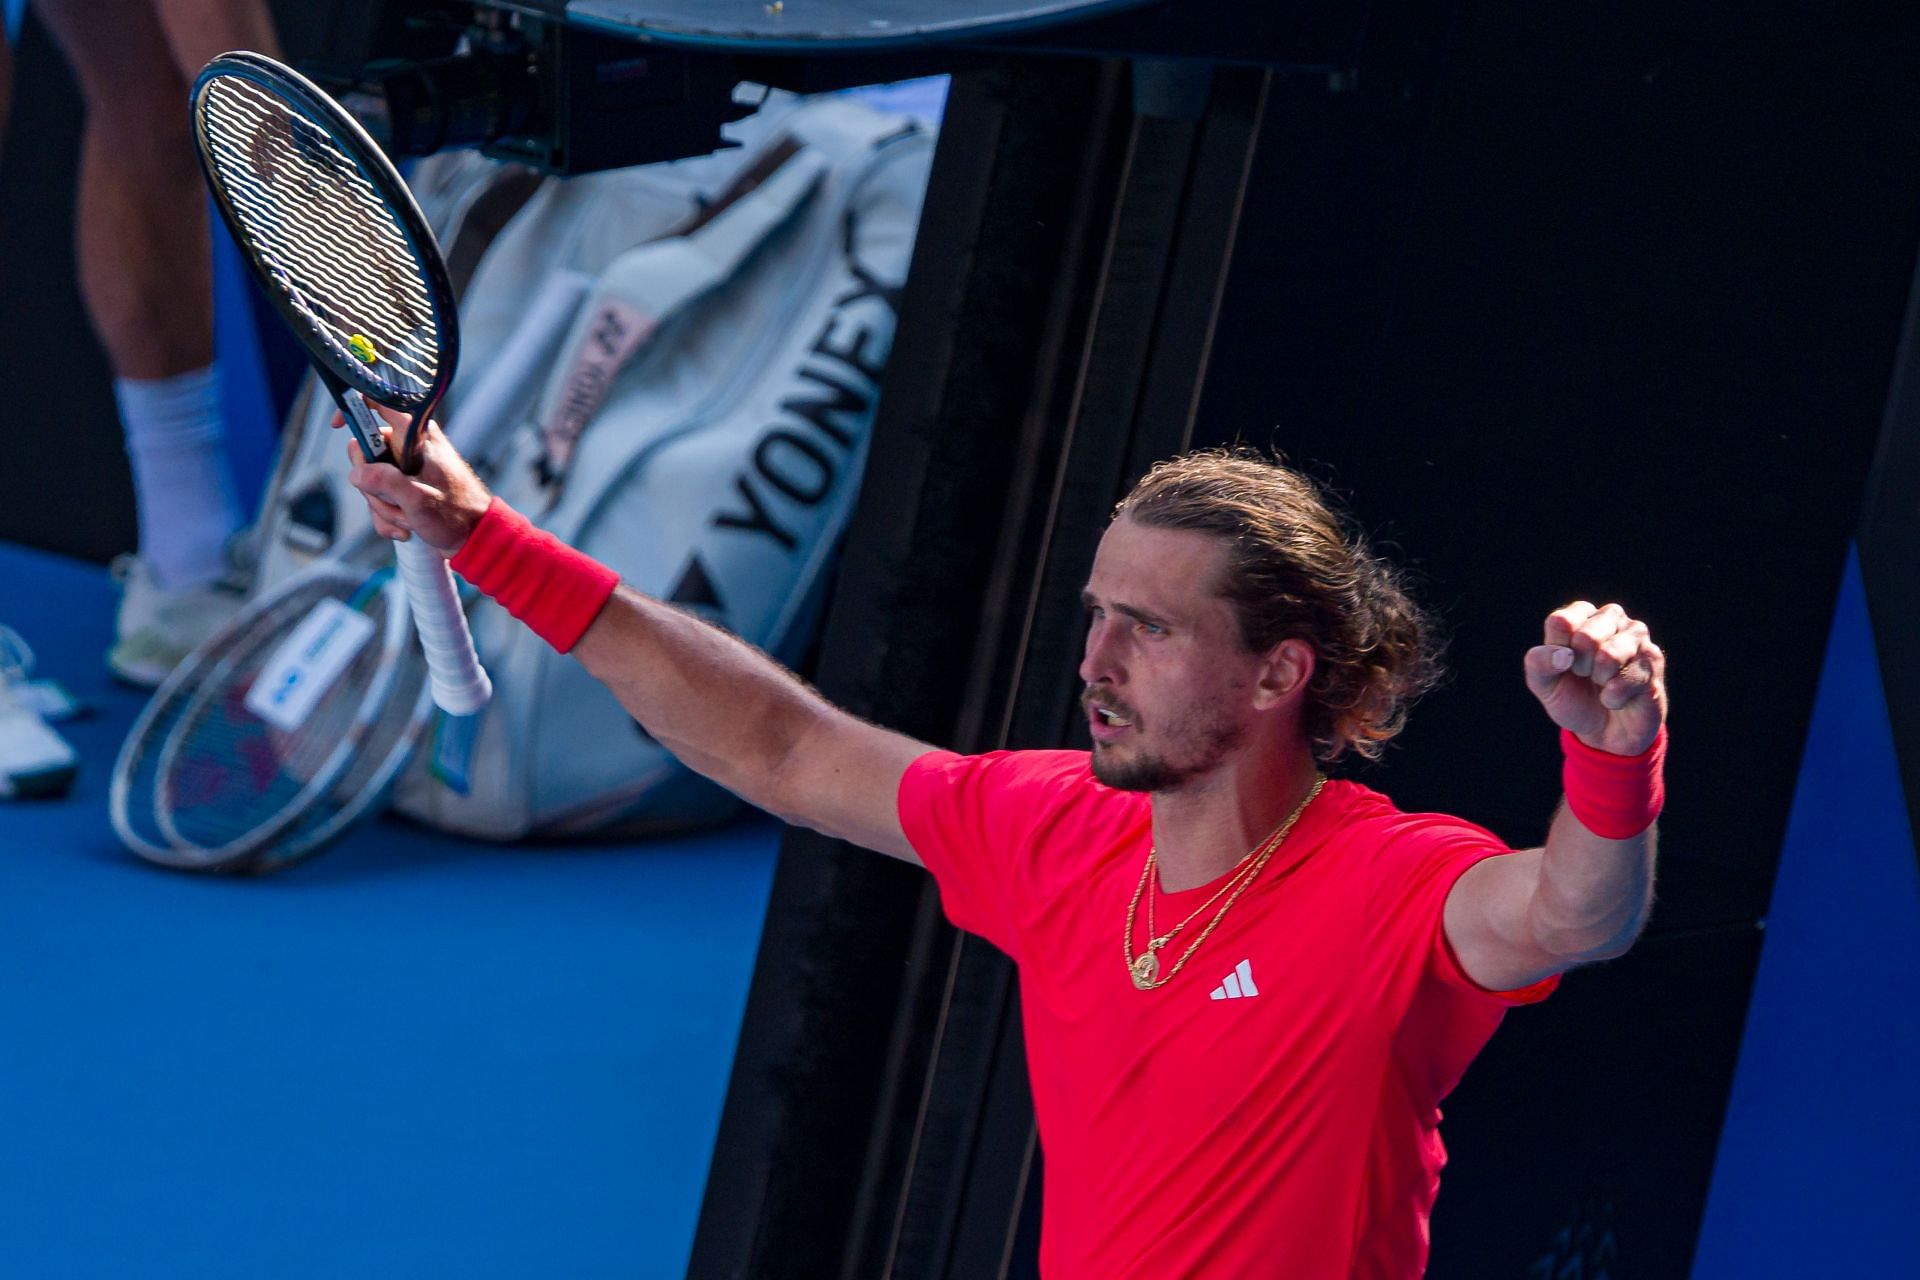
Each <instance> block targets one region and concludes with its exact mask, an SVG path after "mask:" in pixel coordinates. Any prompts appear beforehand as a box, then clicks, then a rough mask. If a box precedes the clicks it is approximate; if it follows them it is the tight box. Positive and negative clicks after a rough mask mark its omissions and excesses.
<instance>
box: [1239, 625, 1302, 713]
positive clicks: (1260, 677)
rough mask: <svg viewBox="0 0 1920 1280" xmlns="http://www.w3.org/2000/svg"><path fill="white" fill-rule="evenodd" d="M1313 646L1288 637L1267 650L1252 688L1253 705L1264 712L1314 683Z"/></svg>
mask: <svg viewBox="0 0 1920 1280" xmlns="http://www.w3.org/2000/svg"><path fill="white" fill-rule="evenodd" d="M1313 672H1314V652H1313V646H1312V645H1310V644H1308V643H1307V642H1306V641H1305V640H1301V639H1297V638H1289V639H1286V640H1282V641H1281V642H1280V643H1279V644H1277V645H1275V646H1273V648H1271V649H1269V650H1267V653H1266V657H1265V658H1264V659H1263V660H1262V661H1261V664H1260V670H1259V672H1258V673H1257V674H1256V676H1255V679H1254V686H1253V705H1254V707H1255V708H1256V709H1258V710H1261V711H1265V710H1267V709H1268V708H1270V707H1276V706H1279V705H1280V704H1281V703H1283V702H1286V701H1287V700H1288V699H1290V698H1292V697H1294V695H1296V694H1298V693H1299V692H1300V691H1302V690H1304V689H1305V688H1306V687H1307V686H1308V685H1309V684H1311V683H1312V682H1313Z"/></svg>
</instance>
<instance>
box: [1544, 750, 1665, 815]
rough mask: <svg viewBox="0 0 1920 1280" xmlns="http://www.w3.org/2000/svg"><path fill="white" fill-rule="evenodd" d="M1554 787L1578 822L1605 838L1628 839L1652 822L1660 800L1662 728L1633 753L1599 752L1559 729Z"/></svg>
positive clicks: (1662, 789)
mask: <svg viewBox="0 0 1920 1280" xmlns="http://www.w3.org/2000/svg"><path fill="white" fill-rule="evenodd" d="M1560 750H1561V751H1563V752H1565V753H1566V761H1565V763H1564V764H1562V765H1561V768H1560V787H1561V790H1562V791H1564V792H1565V793H1566V797H1567V808H1568V809H1569V810H1571V811H1572V813H1573V816H1574V817H1575V818H1577V819H1578V820H1579V822H1580V825H1581V826H1583V827H1585V828H1586V829H1587V830H1589V831H1591V832H1593V834H1595V835H1597V836H1599V837H1601V838H1602V839H1606V840H1631V839H1632V838H1633V837H1635V836H1637V835H1639V834H1640V833H1641V832H1642V831H1645V830H1646V829H1647V828H1648V827H1650V826H1652V825H1653V820H1654V819H1655V818H1658V817H1659V816H1660V809H1661V806H1663V805H1664V804H1665V803H1666V799H1667V787H1666V781H1665V779H1664V777H1663V770H1664V769H1665V767H1666V763H1667V727H1666V726H1665V725H1661V726H1660V734H1659V736H1658V737H1656V738H1655V739H1654V740H1653V745H1652V746H1650V747H1648V748H1647V749H1646V750H1645V751H1643V752H1641V753H1640V754H1639V755H1637V756H1617V755H1614V754H1613V753H1612V752H1611V751H1600V750H1596V749H1595V748H1593V747H1590V746H1588V745H1587V744H1586V743H1584V742H1582V741H1580V739H1578V738H1576V737H1574V736H1573V735H1572V734H1571V733H1568V732H1567V731H1566V730H1565V729H1562V730H1561V731H1560Z"/></svg>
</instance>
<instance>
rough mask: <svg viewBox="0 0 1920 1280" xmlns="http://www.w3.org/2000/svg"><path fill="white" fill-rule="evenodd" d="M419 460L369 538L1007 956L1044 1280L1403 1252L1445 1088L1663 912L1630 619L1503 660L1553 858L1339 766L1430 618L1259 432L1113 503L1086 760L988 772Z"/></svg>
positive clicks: (448, 458)
mask: <svg viewBox="0 0 1920 1280" xmlns="http://www.w3.org/2000/svg"><path fill="white" fill-rule="evenodd" d="M426 455H427V463H426V469H425V470H424V472H423V473H422V475H421V476H420V477H418V478H417V479H414V480H409V479H408V478H406V477H404V476H402V475H401V474H400V473H399V472H398V471H396V470H394V469H393V468H391V467H383V466H381V467H369V466H366V465H361V464H356V466H355V468H354V471H353V482H354V484H355V485H356V486H358V487H359V488H360V489H361V490H362V491H363V492H364V493H365V494H366V495H367V497H368V499H369V504H370V506H371V508H372V510H373V514H374V519H375V522H376V523H377V525H378V526H379V528H380V530H381V531H382V532H383V533H384V534H386V535H387V536H388V537H391V538H397V539H398V538H407V537H420V538H424V539H426V541H427V542H429V543H430V544H432V545H433V546H434V547H436V548H438V549H440V550H441V551H442V552H444V553H446V554H448V555H449V556H451V557H452V559H453V566H454V568H455V569H456V570H457V571H458V572H459V573H460V574H461V575H462V576H464V577H466V578H467V579H468V580H469V581H471V582H473V583H474V584H475V585H477V586H478V587H479V588H480V589H481V590H483V591H485V592H486V593H487V594H489V595H491V596H492V597H493V598H494V599H496V600H498V601H499V602H500V603H501V604H503V605H504V606H506V607H507V608H508V609H509V610H510V611H511V612H513V613H514V614H515V616H517V617H519V618H521V619H522V620H523V621H525V622H526V623H527V625H529V626H530V627H532V628H533V629H534V630H535V631H537V632H538V633H539V634H540V635H541V636H543V637H544V638H545V639H546V640H547V641H548V642H549V643H551V644H552V645H553V646H554V647H555V648H556V649H559V650H561V651H562V652H571V653H573V654H574V655H576V656H577V657H578V659H579V660H580V661H581V662H582V663H584V664H585V665H586V667H587V669H588V670H590V671H591V672H592V673H593V674H594V675H595V676H596V677H598V678H599V679H601V680H602V681H604V682H605V683H606V684H607V685H608V687H609V688H611V689H612V690H613V691H614V693H615V694H617V695H618V696H619V698H620V700H621V702H622V703H623V704H624V705H625V706H626V707H627V709H628V710H630V711H631V712H632V713H633V714H634V716H635V717H636V718H638V719H639V720H640V722H641V723H642V724H644V725H645V726H646V728H647V730H648V731H649V732H650V733H652V734H654V735H655V736H656V737H657V738H659V739H660V740H661V741H662V742H664V743H666V744H667V745H668V746H669V747H671V748H672V749H673V751H674V752H675V753H676V754H677V755H678V756H679V757H680V758H681V759H682V760H684V761H686V762H687V763H688V764H689V765H691V766H692V767H694V768H696V769H698V770H700V771H701V772H702V773H705V774H707V775H708V776H710V777H712V778H714V779H716V780H718V781H719V782H721V783H722V784H724V785H725V786H727V787H729V788H731V789H732V790H734V791H736V792H738V793H739V794H740V795H742V796H743V797H745V798H747V799H748V800H750V801H752V802H753V803H755V804H757V805H759V806H760V807H762V808H764V809H768V810H771V811H772V812H774V813H777V814H779V815H781V816H783V817H785V818H786V819H787V820H789V821H791V822H796V823H800V824H803V825H806V826H809V827H812V828H814V829H816V830H819V831H823V832H826V833H828V834H830V835H834V836H839V837H842V838H844V839H847V840H850V841H852V842H854V843H856V844H861V845H864V846H866V847H868V848H870V849H877V850H879V851H881V852H883V853H888V854H891V855H893V856H894V857H897V858H902V859H905V860H907V861H909V862H915V863H919V864H921V865H923V866H925V867H926V868H927V869H928V870H929V871H931V872H932V873H933V875H934V877H935V879H936V880H937V881H938V883H939V887H940V893H941V897H942V900H943V902H944V905H945V908H946V911H947V914H948V916H949V917H950V918H951V919H952V920H953V921H954V923H955V924H957V925H959V926H960V927H961V928H964V929H968V930H971V931H973V932H975V933H978V934H981V935H982V936H984V937H986V938H988V939H990V940H991V941H992V942H994V943H995V944H996V945H998V946H999V947H1001V948H1002V949H1004V950H1005V951H1006V952H1007V953H1008V954H1009V955H1011V956H1012V957H1013V958H1014V960H1015V961H1017V962H1018V964H1019V966H1020V971H1021V999H1022V1002H1023V1013H1024V1019H1025V1027H1026V1033H1027V1045H1028V1058H1029V1064H1028V1065H1029V1072H1030V1075H1031V1079H1032V1086H1033V1097H1034V1108H1035V1113H1036V1115H1037V1117H1038V1121H1039V1128H1040V1138H1041V1142H1042V1145H1043V1148H1044V1150H1045V1153H1046V1186H1045V1207H1044V1215H1043V1219H1042V1224H1043V1225H1042V1232H1041V1235H1042V1240H1041V1270H1042V1273H1043V1274H1044V1275H1046V1276H1048V1277H1049V1278H1050V1280H1079V1278H1092V1277H1098V1278H1099V1280H1117V1278H1119V1277H1137V1278H1138V1280H1172V1278H1175V1277H1206V1278H1207V1280H1223V1278H1237V1277H1255V1276H1259V1277H1271V1276H1276V1275H1280V1276H1286V1277H1288V1278H1289V1280H1335V1278H1336V1277H1350V1276H1357V1277H1367V1278H1369V1280H1374V1278H1378V1280H1407V1278H1408V1277H1414V1276H1418V1275H1420V1274H1421V1273H1422V1271H1423V1270H1424V1268H1425V1264H1426V1255H1427V1224H1428V1218H1429V1214H1430V1212H1431V1210H1432V1207H1433V1202H1434V1196H1435V1192H1436V1190H1437V1187H1438V1176H1439V1173H1440V1168H1441V1165H1442V1163H1443V1160H1444V1151H1443V1149H1442V1146H1441V1142H1440V1136H1439V1133H1438V1128H1437V1126H1438V1121H1439V1103H1440V1101H1441V1099H1442V1098H1444V1097H1445V1096H1446V1094H1447V1093H1448V1092H1449V1091H1450V1090H1451V1089H1452V1088H1453V1087H1454V1085H1455V1084H1456V1083H1457V1082H1458V1081H1459V1079H1460V1077H1461V1073H1462V1072H1463V1071H1465V1070H1466V1067H1467V1065H1468V1063H1469V1062H1470V1061H1471V1060H1472V1059H1473V1057H1474V1055H1475V1054H1477V1053H1478V1052H1479V1051H1480V1049H1481V1047H1482V1046H1484V1045H1485V1044H1486V1042H1487V1040H1488V1038H1489V1037H1490V1036H1491V1035H1492V1034H1493V1032H1494V1029H1495V1028H1496V1027H1497V1026H1498V1025H1499V1023H1500V1020H1501V1017H1502V1015H1503V1014H1504V1012H1505V1011H1506V1010H1507V1009H1508V1008H1509V1007H1510V1006H1513V1005H1516V1004H1525V1003H1529V1002H1532V1001H1537V1000H1540V999H1542V998H1543V997H1545V996H1546V995H1547V994H1548V993H1549V992H1550V991H1551V990H1552V989H1553V987H1554V985H1555V983H1556V982H1557V980H1558V976H1559V975H1560V974H1561V973H1563V972H1565V971H1566V970H1567V969H1570V968H1572V967H1573V966H1575V965H1579V964H1585V963H1589V962H1591V961H1595V960H1601V959H1605V958H1608V957H1612V956H1618V955H1620V954H1621V953H1622V952H1624V951H1625V950H1626V949H1627V947H1628V946H1629V945H1630V944H1631V943H1632V941H1633V939H1634V937H1635V935H1636V933H1637V932H1638V931H1639V929H1640V927H1641V924H1642V922H1643V921H1644V919H1645V917H1646V913H1647V909H1648V904H1649V900H1650V895H1651V887H1652V883H1653V862H1654V828H1653V824H1654V820H1655V818H1656V817H1657V815H1658V813H1659V810H1660V805H1661V798H1662V784H1661V763H1662V759H1663V756H1664V750H1665V731H1664V727H1663V726H1664V722H1665V718H1666V708H1667V694H1666V688H1665V678H1664V677H1665V658H1664V656H1663V655H1662V653H1661V651H1660V649H1659V648H1658V647H1657V646H1656V645H1655V644H1654V643H1653V641H1652V640H1651V639H1650V638H1649V637H1648V634H1647V628H1646V626H1645V625H1644V624H1643V623H1641V622H1639V621H1637V620H1635V619H1633V618H1631V617H1629V616H1628V615H1627V614H1626V612H1625V611H1624V610H1622V609H1621V608H1620V607H1619V606H1618V605H1612V604H1608V605H1601V606H1597V607H1596V606H1595V605H1592V604H1589V603H1585V602H1576V603H1574V604H1569V605H1567V606H1565V607H1564V608H1561V609H1557V610H1555V611H1554V612H1552V613H1551V614H1549V615H1548V616H1547V617H1546V619H1545V622H1544V624H1543V627H1542V634H1541V636H1540V643H1539V644H1537V645H1535V646H1533V647H1532V648H1530V649H1528V650H1527V651H1526V653H1525V655H1524V661H1523V663H1522V667H1523V672H1524V676H1525V680H1526V684H1527V687H1528V688H1529V689H1531V690H1532V692H1533V694H1534V695H1535V696H1536V697H1537V698H1538V699H1539V701H1540V703H1541V705H1542V707H1543V708H1544V709H1545V711H1546V713H1547V717H1548V719H1549V720H1550V721H1551V722H1552V723H1553V724H1554V725H1556V726H1558V728H1559V729H1560V741H1561V746H1562V749H1563V751H1564V758H1565V764H1564V771H1563V777H1564V791H1565V803H1564V805H1563V806H1562V807H1561V809H1560V811H1559V813H1558V815H1557V816H1556V817H1555V818H1554V820H1553V824H1552V828H1551V830H1550V832H1549V834H1548V836H1547V840H1546V843H1545V845H1544V846H1543V847H1541V848H1537V849H1526V850H1519V851H1514V850H1510V849H1508V848H1507V847H1506V846H1505V845H1504V844H1503V843H1502V842H1501V841H1500V840H1499V839H1498V838H1496V837H1495V836H1493V835H1492V834H1491V833H1489V832H1487V831H1485V830H1482V829H1481V828H1479V827H1476V826H1474V825H1473V824H1471V823H1469V822H1465V821H1462V820H1460V819H1458V818H1452V817H1446V816H1442V815H1437V814H1410V813H1402V812H1400V811H1399V810H1397V809H1395V808H1394V806H1393V804H1392V803H1391V802H1390V801H1389V800H1388V799H1387V798H1386V797H1385V796H1383V795H1380V794H1378V793H1377V792H1374V791H1371V790H1369V789H1368V788H1366V787H1363V786H1360V785H1358V784H1356V783H1353V782H1346V781H1329V780H1328V779H1327V778H1326V776H1325V774H1324V773H1323V769H1324V767H1325V766H1327V765H1328V764H1330V763H1332V762H1333V761H1335V760H1337V759H1339V758H1341V757H1342V756H1344V755H1346V754H1348V753H1350V752H1351V753H1354V754H1358V755H1362V756H1370V755H1374V754H1377V753H1378V752H1379V750H1380V748H1381V747H1382V745H1383V744H1384V743H1386V742H1387V740H1388V739H1390V738H1391V737H1393V735H1394V734H1395V733H1396V732H1398V730H1399V729H1400V727H1401V725H1402V723H1403V722H1404V719H1405V715H1406V711H1407V707H1408V703H1409V701H1410V700H1411V699H1412V698H1413V697H1414V696H1415V695H1416V694H1417V693H1419V692H1420V691H1421V690H1422V689H1424V688H1425V687H1426V686H1427V685H1428V684H1430V683H1431V680H1432V678H1433V674H1434V662H1433V658H1432V652H1431V647H1430V643H1429V640H1428V627H1427V624H1426V622H1425V620H1424V619H1423V618H1422V616H1421V614H1420V612H1419V610H1418V609H1417V608H1416V607H1415V606H1414V604H1413V603H1412V602H1411V601H1410V599H1409V598H1408V596H1407V594H1406V592H1405V591H1404V590H1403V589H1402V587H1401V585H1400V582H1399V579H1398V576H1397V574H1396V573H1395V571H1394V570H1393V569H1392V568H1391V567H1390V566H1389V565H1387V564H1386V563H1385V562H1383V561H1382V560H1381V559H1379V558H1377V557H1375V556H1374V555H1373V554H1371V553H1370V551H1369V550H1368V549H1367V547H1366V546H1365V544H1364V543H1363V542H1362V541H1361V540H1360V539H1359V538H1358V537H1357V536H1356V535H1355V534H1354V533H1353V532H1352V531H1351V530H1350V529H1348V528H1347V527H1346V525H1345V524H1344V523H1343V521H1342V520H1341V519H1340V518H1339V517H1338V516H1336V515H1335V513H1334V512H1333V511H1331V510H1330V509H1329V507H1328V504H1327V503H1326V502H1325V501H1324V500H1323V498H1322V496H1321V495H1320V494H1319V492H1317V490H1316V489H1315V487H1314V486H1313V485H1312V484H1311V483H1310V482H1309V481H1308V480H1306V479H1305V478H1303V477H1302V476H1301V475H1299V474H1298V473H1296V472H1294V471H1292V470H1289V469H1288V468H1286V467H1284V466H1281V465H1277V464H1275V463H1273V462H1271V461H1268V460H1266V459H1264V458H1262V457H1259V456H1257V455H1253V454H1249V453H1222V452H1209V453H1200V454H1194V455H1190V456H1187V457H1183V458H1179V459H1175V460H1173V461H1171V462H1166V463H1162V464H1161V465H1159V466H1157V467H1155V468H1154V469H1153V470H1152V471H1151V472H1149V473H1148V475H1147V476H1146V477H1145V478H1144V479H1142V480H1141V481H1140V483H1139V484H1138V486H1136V487H1135V489H1134V490H1133V492H1132V493H1131V494H1130V495H1128V497H1127V498H1126V500H1125V501H1123V502H1122V503H1121V504H1120V505H1119V507H1118V509H1117V510H1116V512H1115V515H1114V518H1113V521H1112V523H1111V524H1109V525H1108V527H1107V529H1106V531H1105V533H1104V535H1103V537H1102V539H1101V542H1100V546H1099V551H1098V554H1097V556H1096V558H1095V560H1094V565H1093V571H1092V573H1091V575H1090V576H1089V577H1088V580H1087V583H1086V587H1085V590H1084V591H1083V592H1082V601H1083V603H1084V604H1085V606H1086V613H1087V640H1086V651H1085V656H1084V658H1083V660H1082V662H1081V666H1080V675H1081V678H1082V679H1083V680H1084V682H1085V685H1086V691H1085V695H1084V699H1083V700H1084V703H1085V707H1086V713H1087V727H1088V730H1089V732H1090V733H1091V735H1092V737H1093V749H1092V751H1091V752H1090V753H1089V752H1085V751H1016V752H994V753H990V754H987V755H980V756H961V755H955V754H953V753H951V752H947V751H939V750H935V749H933V748H931V747H929V746H927V745H926V744H925V743H921V742H915V741H913V740H912V739H910V738H907V737H903V736H902V735H900V734H897V733H892V732H889V731H888V730H886V729H882V728H878V727H876V726H874V725H870V724H866V723H863V722H861V721H860V720H858V719H856V718H854V717H853V716H851V715H848V714H846V713H845V712H843V711H840V710H838V709H837V708H835V707H833V706H831V705H829V704H828V703H826V702H825V701H823V700H822V699H821V698H820V697H819V696H818V695H817V694H815V693H814V692H813V691H812V690H811V689H809V688H808V687H807V686H806V685H804V684H803V683H801V682H800V681H799V680H798V679H797V678H795V677H794V676H793V675H791V674H789V673H788V672H786V671H784V670H782V669H781V668H780V667H778V666H777V665H775V664H774V663H773V662H771V661H770V660H769V659H767V658H766V657H765V656H763V655H762V654H760V653H759V652H757V651H755V650H754V649H752V648H750V647H749V646H747V645H745V644H743V643H741V642H740V641H738V640H736V639H734V638H732V637H730V636H728V635H726V634H724V633H723V632H721V631H719V630H717V629H715V628H714V627H711V626H709V625H706V624H705V623H703V622H701V621H699V620H698V619H696V618H694V617H691V616H689V615H688V614H685V613H682V612H680V611H678V610H676V609H674V608H671V607H669V606H667V605H664V604H662V603H660V602H658V601H656V600H652V599H649V598H647V597H646V596H644V595H641V594H640V593H638V592H636V591H633V590H631V589H629V588H626V587H622V586H620V585H619V584H618V582H617V581H616V578H615V575H614V574H613V573H612V572H611V571H610V570H608V569H606V568H605V567H603V566H601V565H599V564H597V563H595V562H594V561H592V560H591V559H589V558H587V557H585V556H583V555H581V554H579V553H578V552H575V551H572V550H570V549H568V548H567V547H565V546H563V545H561V544H560V543H558V542H557V541H556V540H555V539H553V538H552V537H550V536H548V535H546V534H544V533H541V532H539V531H537V530H535V529H533V528H532V527H531V525H529V523H528V522H527V521H526V520H524V519H523V518H521V517H520V516H519V515H517V514H516V513H515V512H513V511H512V510H511V509H510V508H508V507H507V506H506V505H505V504H503V503H502V502H500V501H499V500H498V499H496V498H491V497H490V495H489V494H488V492H487V490H486V489H485V488H484V487H483V486H482V485H481V483H480V482H479V481H478V480H477V479H476V478H475V477H474V475H473V473H472V472H471V471H470V470H469V469H468V468H467V467H466V465H465V464H464V463H463V462H462V461H461V460H460V459H459V458H458V457H457V456H456V455H455V454H454V453H453V451H452V450H451V449H450V448H449V447H448V446H447V444H446V442H445V438H444V437H443V436H440V435H438V434H437V432H436V433H435V434H434V435H433V436H432V437H431V439H430V441H429V443H428V445H427V447H426ZM356 456H357V455H356Z"/></svg>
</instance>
